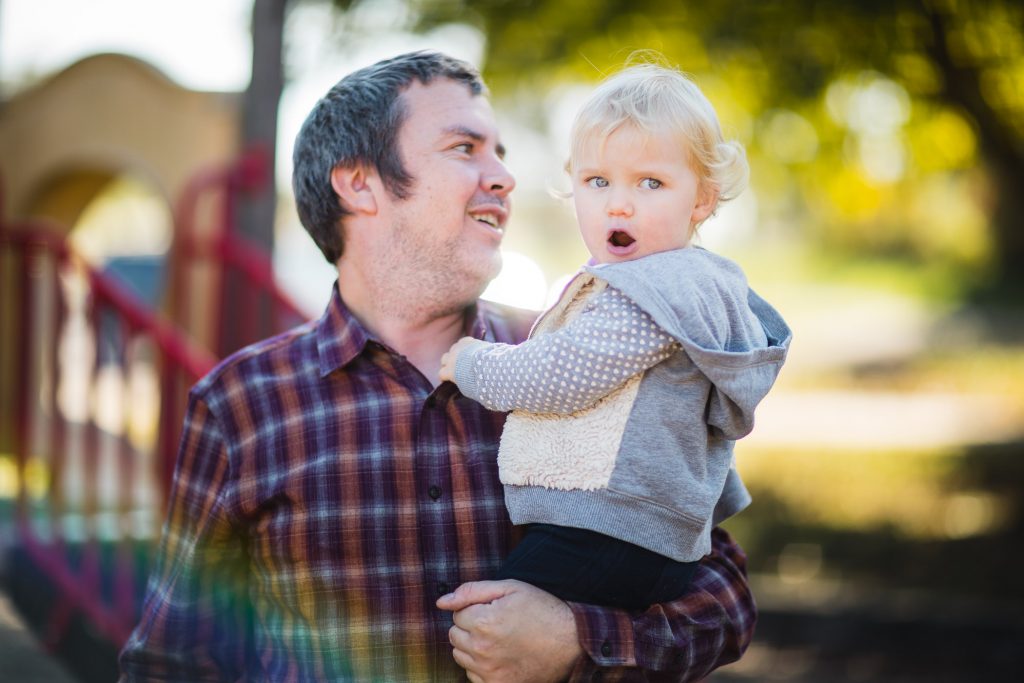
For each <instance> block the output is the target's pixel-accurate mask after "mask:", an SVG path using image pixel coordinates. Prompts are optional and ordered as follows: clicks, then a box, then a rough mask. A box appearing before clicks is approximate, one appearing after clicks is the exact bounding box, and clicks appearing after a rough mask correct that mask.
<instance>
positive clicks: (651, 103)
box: [568, 63, 750, 204]
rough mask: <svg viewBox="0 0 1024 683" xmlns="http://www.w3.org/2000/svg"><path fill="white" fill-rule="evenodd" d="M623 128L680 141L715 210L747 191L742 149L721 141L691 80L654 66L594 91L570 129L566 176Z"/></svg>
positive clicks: (631, 69) (637, 67) (626, 72)
mask: <svg viewBox="0 0 1024 683" xmlns="http://www.w3.org/2000/svg"><path fill="white" fill-rule="evenodd" d="M626 124H629V125H633V126H635V127H636V128H637V130H639V131H641V132H643V133H647V134H653V135H666V134H667V135H671V136H673V137H675V138H677V139H681V141H682V142H683V144H684V145H685V146H686V148H687V150H688V151H689V156H690V159H689V161H690V165H691V168H693V171H694V173H696V174H697V177H698V179H699V180H700V183H701V187H702V188H706V187H707V186H708V185H710V186H713V187H714V188H715V189H716V190H717V191H718V202H719V204H720V203H722V202H727V201H729V200H730V199H734V198H735V197H736V196H737V195H739V194H740V193H741V192H743V190H744V188H746V186H747V181H748V180H749V178H750V166H749V165H748V164H747V155H746V152H745V151H744V149H743V145H741V144H740V143H739V142H736V141H734V140H725V139H724V137H723V136H722V127H721V125H720V124H719V123H718V115H717V114H716V113H715V109H714V107H712V106H711V102H709V101H708V98H707V97H705V96H704V93H702V92H701V91H700V88H698V87H697V85H696V84H695V83H694V82H693V81H692V80H690V79H689V78H687V77H686V76H685V75H683V74H682V73H681V72H679V71H678V70H676V69H672V68H669V67H666V66H662V65H660V64H653V63H644V64H634V65H632V66H628V67H626V68H625V69H623V70H622V71H619V72H618V73H615V74H613V75H612V76H610V77H608V78H607V79H605V80H604V81H603V82H602V83H601V84H600V85H598V86H597V89H596V90H594V93H593V94H592V95H591V96H590V99H589V100H587V102H586V103H585V104H584V105H583V108H582V109H580V111H579V113H578V114H577V115H576V120H575V122H574V123H573V127H572V148H571V150H570V156H569V163H568V169H569V171H570V173H571V172H572V171H573V169H575V168H576V167H577V163H578V160H579V158H580V155H581V154H582V152H583V149H584V147H585V146H586V145H589V144H591V143H593V142H599V141H602V140H605V139H606V138H607V137H608V136H609V135H611V134H612V133H613V132H614V131H615V130H617V129H618V128H620V127H621V126H623V125H626Z"/></svg>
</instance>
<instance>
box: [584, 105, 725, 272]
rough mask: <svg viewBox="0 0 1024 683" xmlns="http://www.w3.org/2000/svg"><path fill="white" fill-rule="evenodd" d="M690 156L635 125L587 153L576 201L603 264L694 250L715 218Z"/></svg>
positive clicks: (588, 241) (587, 240)
mask: <svg viewBox="0 0 1024 683" xmlns="http://www.w3.org/2000/svg"><path fill="white" fill-rule="evenodd" d="M688 161H689V152H688V150H687V149H686V147H685V145H683V143H682V142H680V141H679V140H676V139H675V138H674V137H672V136H668V135H651V134H648V133H644V132H641V131H639V130H637V129H636V128H635V127H634V126H632V125H629V124H627V125H624V126H621V127H619V128H618V129H616V130H615V131H614V132H613V133H612V134H611V135H609V136H608V137H607V138H605V139H603V140H601V139H596V140H593V141H592V142H591V143H590V144H587V145H585V146H584V148H583V150H582V153H581V154H580V155H579V158H578V159H577V160H576V165H575V166H574V168H573V169H572V191H573V201H574V202H575V204H576V218H577V220H578V221H579V225H580V232H581V233H582V235H583V241H584V242H585V243H586V245H587V249H588V250H589V251H590V255H591V256H593V257H594V259H595V260H597V261H598V262H599V263H614V262H616V261H631V260H633V259H637V258H640V257H641V256H647V255H649V254H655V253H658V252H661V251H668V250H671V249H681V248H683V247H685V246H687V245H688V244H689V243H690V237H691V235H692V233H693V226H694V225H696V224H697V223H699V222H700V221H702V220H704V219H705V218H707V217H708V216H709V215H710V214H711V210H712V209H713V208H714V196H713V194H712V193H709V192H706V191H701V188H700V182H699V180H698V178H697V175H696V174H695V173H694V172H693V169H691V168H690V165H689V163H688Z"/></svg>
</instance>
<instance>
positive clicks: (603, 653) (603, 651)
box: [601, 642, 612, 657]
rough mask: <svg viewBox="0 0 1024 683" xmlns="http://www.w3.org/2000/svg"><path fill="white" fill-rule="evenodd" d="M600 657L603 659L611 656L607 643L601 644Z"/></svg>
mask: <svg viewBox="0 0 1024 683" xmlns="http://www.w3.org/2000/svg"><path fill="white" fill-rule="evenodd" d="M601 656H603V657H611V656H612V646H611V645H609V644H608V643H607V642H604V643H602V644H601Z"/></svg>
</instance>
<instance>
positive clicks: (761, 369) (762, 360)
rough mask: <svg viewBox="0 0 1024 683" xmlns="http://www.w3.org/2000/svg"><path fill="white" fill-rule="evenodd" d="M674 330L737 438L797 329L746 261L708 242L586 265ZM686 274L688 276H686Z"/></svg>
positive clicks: (716, 416)
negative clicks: (750, 277)
mask: <svg viewBox="0 0 1024 683" xmlns="http://www.w3.org/2000/svg"><path fill="white" fill-rule="evenodd" d="M584 270H585V271H586V272H588V273H590V274H591V275H593V276H594V277H596V278H598V279H601V280H603V281H605V282H607V283H608V285H609V286H611V287H615V288H616V289H618V290H619V291H621V292H622V293H623V294H625V295H626V296H628V297H629V298H630V299H632V300H633V301H634V302H635V303H636V304H637V305H638V306H640V307H641V308H642V309H643V310H644V311H646V312H647V313H648V315H650V316H651V317H652V318H653V319H654V321H655V322H656V323H657V324H658V325H659V326H660V327H661V328H662V329H663V330H665V331H666V332H668V333H669V334H670V335H672V336H673V337H674V338H675V339H676V340H677V341H678V342H679V344H680V345H681V346H682V348H683V350H684V351H685V352H686V354H687V355H688V356H689V357H690V359H691V360H692V361H693V363H694V365H695V366H697V368H698V369H699V370H700V371H701V372H702V373H703V374H704V375H705V376H707V378H708V379H709V380H710V382H711V384H712V390H711V395H710V397H709V399H708V407H707V411H708V415H707V422H708V424H709V425H710V426H711V428H712V430H713V431H714V432H717V435H718V436H721V437H723V438H726V439H732V440H736V439H739V438H741V437H743V436H746V435H747V434H748V433H750V431H751V430H752V429H753V426H754V409H755V408H756V407H757V404H758V403H760V401H761V399H763V398H764V397H765V395H766V394H767V393H768V390H769V389H771V387H772V385H773V384H774V382H775V379H776V377H778V373H779V370H780V369H781V367H782V364H783V363H784V362H785V359H786V354H787V352H788V350H789V344H790V340H791V338H792V332H791V331H790V329H789V327H788V326H787V325H786V323H785V321H784V320H783V319H782V316H781V315H779V313H778V312H777V311H776V310H775V309H774V308H773V307H772V306H771V305H770V304H768V302H766V301H765V300H764V299H762V298H761V297H760V296H758V295H757V294H756V293H755V292H754V291H753V290H751V289H750V287H749V286H748V284H747V279H746V277H745V276H744V274H743V271H742V270H741V269H740V267H739V266H738V265H736V264H735V263H733V262H732V261H730V260H729V259H726V258H724V257H722V256H718V255H717V254H713V253H711V252H709V251H707V250H706V249H702V248H700V247H687V248H685V249H677V250H673V251H666V252H660V253H657V254H651V255H650V256H645V257H643V258H640V259H636V260H633V261H623V262H620V263H609V264H597V265H589V266H585V267H584ZM680 273H686V277H679V274H680Z"/></svg>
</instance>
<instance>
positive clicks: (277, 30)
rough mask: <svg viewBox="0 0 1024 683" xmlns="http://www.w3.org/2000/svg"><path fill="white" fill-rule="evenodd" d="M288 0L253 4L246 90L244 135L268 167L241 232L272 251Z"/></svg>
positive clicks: (244, 210)
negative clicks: (250, 56)
mask: <svg viewBox="0 0 1024 683" xmlns="http://www.w3.org/2000/svg"><path fill="white" fill-rule="evenodd" d="M287 4H288V0H254V2H253V8H252V78H251V80H250V82H249V88H248V89H247V90H246V91H245V99H244V111H243V123H242V136H243V140H242V143H243V147H244V148H245V149H257V150H259V151H260V153H261V154H264V155H265V158H266V161H267V168H268V173H269V178H268V181H269V182H268V185H267V187H266V189H265V190H264V191H262V192H259V193H255V194H254V195H252V196H250V197H246V198H245V201H243V202H242V205H241V207H240V209H241V211H240V212H239V222H240V226H239V227H240V229H241V231H242V233H243V234H244V235H245V236H246V237H249V238H250V239H251V240H253V241H254V242H256V243H258V244H260V245H261V246H263V247H264V248H265V249H267V250H268V251H270V250H272V249H273V247H274V210H275V206H276V191H275V189H276V187H275V183H274V165H275V161H276V157H277V155H276V153H275V151H276V144H277V109H278V104H279V103H280V100H281V90H282V89H283V88H284V66H283V63H282V52H283V49H282V48H283V34H284V16H285V8H286V5H287Z"/></svg>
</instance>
